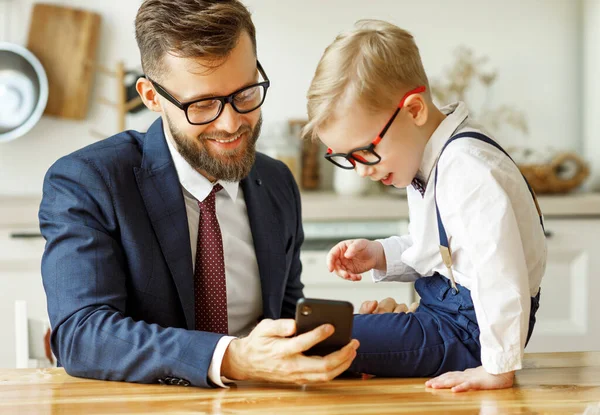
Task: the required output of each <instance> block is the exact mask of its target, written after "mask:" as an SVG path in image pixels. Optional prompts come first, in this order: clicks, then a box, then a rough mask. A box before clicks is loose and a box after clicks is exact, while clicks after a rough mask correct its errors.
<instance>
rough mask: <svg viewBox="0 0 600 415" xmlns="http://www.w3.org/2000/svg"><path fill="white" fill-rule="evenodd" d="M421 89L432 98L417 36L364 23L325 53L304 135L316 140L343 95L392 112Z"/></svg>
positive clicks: (378, 23) (377, 22) (376, 23)
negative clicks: (401, 99) (405, 96)
mask: <svg viewBox="0 0 600 415" xmlns="http://www.w3.org/2000/svg"><path fill="white" fill-rule="evenodd" d="M421 85H424V86H426V87H427V91H426V94H427V96H428V97H429V81H428V80H427V75H426V74H425V69H424V68H423V63H422V62H421V55H420V54H419V48H418V47H417V45H416V44H415V41H414V38H413V36H412V35H411V34H410V33H409V32H407V31H406V30H403V29H400V28H399V27H398V26H395V25H393V24H391V23H388V22H384V21H381V20H359V21H358V22H356V24H355V26H354V29H353V30H351V31H349V32H346V33H342V34H340V35H338V37H336V38H335V40H334V41H333V43H332V44H331V45H329V46H328V47H327V49H325V52H324V53H323V57H322V58H321V61H320V62H319V65H318V66H317V70H316V72H315V76H314V78H313V80H312V83H311V85H310V88H309V90H308V94H307V98H308V104H307V107H308V123H307V124H306V126H305V127H304V130H303V132H302V134H303V136H304V137H310V138H312V139H315V138H316V137H317V132H316V131H317V129H318V128H319V127H321V126H323V125H324V124H325V123H326V122H327V121H328V120H330V118H331V117H332V115H333V113H334V111H335V106H336V104H339V102H340V99H341V98H342V97H343V96H344V94H347V93H352V94H354V97H353V98H354V99H356V100H357V101H359V102H361V103H364V104H365V105H366V106H367V108H369V109H370V110H373V111H378V110H383V109H388V110H391V108H393V106H394V105H397V104H398V103H397V102H393V100H394V99H396V98H395V97H397V96H398V94H399V93H400V92H402V91H404V90H406V91H408V90H409V89H412V88H416V87H418V86H421ZM406 91H405V92H406ZM390 107H391V108H390Z"/></svg>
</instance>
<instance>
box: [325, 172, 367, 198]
mask: <svg viewBox="0 0 600 415" xmlns="http://www.w3.org/2000/svg"><path fill="white" fill-rule="evenodd" d="M370 185H371V181H370V180H369V179H366V178H364V177H360V176H359V175H358V174H356V171H354V170H344V169H340V168H336V169H335V170H334V171H333V190H335V192H336V193H337V194H338V195H344V196H359V195H364V194H365V193H366V192H367V191H368V190H369V186H370Z"/></svg>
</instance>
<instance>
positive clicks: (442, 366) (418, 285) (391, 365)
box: [349, 274, 540, 377]
mask: <svg viewBox="0 0 600 415" xmlns="http://www.w3.org/2000/svg"><path fill="white" fill-rule="evenodd" d="M415 289H416V291H417V293H419V295H420V296H421V301H420V304H419V307H418V308H417V310H416V311H415V312H414V313H387V314H364V315H356V316H355V317H354V328H353V338H355V339H358V340H359V341H360V348H359V349H358V354H357V356H356V359H355V360H354V362H353V363H352V366H351V367H350V368H349V372H354V373H368V374H372V375H376V376H382V377H385V376H389V377H434V376H438V375H440V374H442V373H446V372H449V371H459V370H465V369H468V368H473V367H478V366H481V357H480V356H481V344H480V343H479V326H478V325H477V318H476V316H475V310H474V308H473V301H472V299H471V292H470V291H469V290H468V289H466V288H465V287H462V286H459V287H458V289H459V290H458V293H456V292H455V291H454V290H453V289H452V287H451V285H450V280H448V279H447V278H446V277H444V276H442V275H440V274H435V275H433V276H431V277H427V278H420V279H418V280H417V281H416V282H415ZM539 296H540V294H539V293H538V294H537V295H536V296H535V297H533V298H532V299H531V315H530V318H529V333H528V335H527V341H529V338H530V337H531V334H532V332H533V327H534V325H535V313H536V311H537V310H538V307H539Z"/></svg>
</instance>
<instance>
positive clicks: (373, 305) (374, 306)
mask: <svg viewBox="0 0 600 415" xmlns="http://www.w3.org/2000/svg"><path fill="white" fill-rule="evenodd" d="M418 307H419V303H418V302H416V303H412V304H411V305H410V307H409V306H407V305H406V304H398V303H396V300H394V299H393V298H385V299H383V300H381V301H380V302H377V301H365V302H364V303H362V305H361V306H360V310H359V312H358V314H384V313H414V312H415V311H416V310H417V308H418Z"/></svg>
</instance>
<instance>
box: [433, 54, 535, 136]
mask: <svg viewBox="0 0 600 415" xmlns="http://www.w3.org/2000/svg"><path fill="white" fill-rule="evenodd" d="M487 63H488V58H487V57H486V56H481V57H476V56H475V55H474V53H473V51H472V50H471V49H469V48H468V47H466V46H460V47H458V48H457V49H456V51H455V61H454V64H453V65H452V67H451V68H450V69H449V70H448V71H447V73H446V75H445V76H444V79H443V80H439V79H434V80H433V81H432V83H431V84H432V86H431V92H432V93H433V97H434V98H435V99H436V100H437V101H438V102H439V103H440V104H442V105H446V104H450V103H452V102H456V101H463V102H465V104H466V105H467V107H468V108H469V113H470V114H471V115H472V116H473V117H474V118H475V119H476V120H477V121H478V122H480V123H481V124H482V125H484V126H485V127H486V128H488V129H490V130H491V131H493V132H497V131H498V130H499V129H500V128H501V127H502V126H503V125H509V126H511V127H513V128H515V129H517V130H519V131H521V132H523V133H524V134H528V132H529V130H528V126H527V120H526V118H525V115H524V114H523V113H522V112H521V111H519V110H517V109H515V108H512V107H510V106H508V105H501V106H499V107H496V108H490V105H489V101H490V95H491V91H492V87H493V85H494V83H495V82H496V79H497V76H498V73H497V72H496V71H491V70H485V69H484V67H485V66H486V64H487ZM476 85H480V86H482V87H483V88H485V95H486V99H485V102H484V104H483V105H482V107H481V109H480V110H479V111H474V110H473V108H470V107H469V104H468V102H467V101H468V100H466V99H465V98H466V94H467V92H468V91H469V90H470V89H471V88H473V87H475V86H476Z"/></svg>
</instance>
